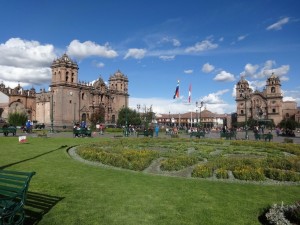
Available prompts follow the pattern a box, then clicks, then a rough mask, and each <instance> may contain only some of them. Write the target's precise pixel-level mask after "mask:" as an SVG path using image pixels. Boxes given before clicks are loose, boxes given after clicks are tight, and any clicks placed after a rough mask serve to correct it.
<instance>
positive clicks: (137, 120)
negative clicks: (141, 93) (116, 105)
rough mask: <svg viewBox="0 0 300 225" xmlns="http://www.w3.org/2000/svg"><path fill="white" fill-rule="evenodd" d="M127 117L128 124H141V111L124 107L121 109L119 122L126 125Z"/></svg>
mask: <svg viewBox="0 0 300 225" xmlns="http://www.w3.org/2000/svg"><path fill="white" fill-rule="evenodd" d="M126 119H127V125H135V126H137V125H141V117H140V114H139V113H137V112H136V111H135V110H132V109H129V108H122V109H121V110H120V111H119V115H118V121H117V124H118V125H121V126H125V125H126Z"/></svg>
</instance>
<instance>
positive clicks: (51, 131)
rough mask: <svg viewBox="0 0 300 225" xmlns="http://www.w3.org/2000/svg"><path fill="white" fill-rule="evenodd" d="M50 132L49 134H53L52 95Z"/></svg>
mask: <svg viewBox="0 0 300 225" xmlns="http://www.w3.org/2000/svg"><path fill="white" fill-rule="evenodd" d="M50 119H51V130H50V133H53V132H54V130H53V93H52V95H51V117H50Z"/></svg>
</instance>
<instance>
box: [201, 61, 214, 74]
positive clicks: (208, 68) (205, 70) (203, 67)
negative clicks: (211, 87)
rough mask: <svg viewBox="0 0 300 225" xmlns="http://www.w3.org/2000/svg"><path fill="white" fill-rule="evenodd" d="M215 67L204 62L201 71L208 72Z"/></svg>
mask: <svg viewBox="0 0 300 225" xmlns="http://www.w3.org/2000/svg"><path fill="white" fill-rule="evenodd" d="M214 69H215V67H214V66H213V65H211V64H209V63H205V64H204V65H203V66H202V72H204V73H210V72H211V71H213V70H214Z"/></svg>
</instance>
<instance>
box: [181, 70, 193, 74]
mask: <svg viewBox="0 0 300 225" xmlns="http://www.w3.org/2000/svg"><path fill="white" fill-rule="evenodd" d="M183 72H184V73H185V74H192V73H193V72H194V71H193V70H184V71H183Z"/></svg>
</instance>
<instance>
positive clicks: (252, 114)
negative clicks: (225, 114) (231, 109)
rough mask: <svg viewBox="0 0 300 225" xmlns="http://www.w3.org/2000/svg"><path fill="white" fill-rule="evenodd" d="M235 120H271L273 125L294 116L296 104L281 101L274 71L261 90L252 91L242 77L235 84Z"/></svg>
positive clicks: (280, 92) (277, 79)
mask: <svg viewBox="0 0 300 225" xmlns="http://www.w3.org/2000/svg"><path fill="white" fill-rule="evenodd" d="M235 101H236V106H237V122H245V121H246V120H248V119H254V120H273V121H274V123H275V125H277V124H279V123H280V121H281V120H283V119H285V118H295V115H296V114H297V104H296V102H293V101H287V102H283V96H282V90H281V82H280V79H279V77H278V76H276V75H275V74H274V73H273V74H272V75H271V76H270V77H269V78H268V79H267V81H266V86H265V88H264V89H263V91H261V92H260V91H253V90H252V89H251V88H250V87H249V83H248V81H246V80H245V78H244V77H242V78H241V79H240V80H239V81H238V83H237V84H236V99H235Z"/></svg>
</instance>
